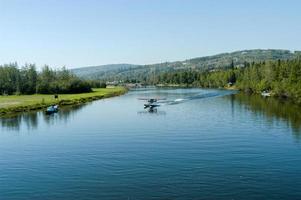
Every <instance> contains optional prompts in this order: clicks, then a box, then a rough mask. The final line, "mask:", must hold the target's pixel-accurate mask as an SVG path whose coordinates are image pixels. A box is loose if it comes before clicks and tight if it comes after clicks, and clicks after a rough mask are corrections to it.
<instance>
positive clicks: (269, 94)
mask: <svg viewBox="0 0 301 200" xmlns="http://www.w3.org/2000/svg"><path fill="white" fill-rule="evenodd" d="M261 96H263V97H270V96H271V93H270V92H267V91H263V92H261Z"/></svg>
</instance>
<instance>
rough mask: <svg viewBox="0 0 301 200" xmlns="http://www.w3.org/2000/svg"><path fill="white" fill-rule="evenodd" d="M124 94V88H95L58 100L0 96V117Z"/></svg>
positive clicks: (40, 97)
mask: <svg viewBox="0 0 301 200" xmlns="http://www.w3.org/2000/svg"><path fill="white" fill-rule="evenodd" d="M125 92H126V89H125V88H122V87H115V88H97V89H93V92H90V93H81V94H59V98H58V99H54V95H48V94H34V95H11V96H0V115H5V114H12V113H16V112H23V111H29V110H37V109H41V108H45V107H47V106H49V105H52V104H59V105H61V106H62V105H74V104H80V103H85V102H88V101H93V100H97V99H102V98H108V97H113V96H118V95H121V94H124V93H125Z"/></svg>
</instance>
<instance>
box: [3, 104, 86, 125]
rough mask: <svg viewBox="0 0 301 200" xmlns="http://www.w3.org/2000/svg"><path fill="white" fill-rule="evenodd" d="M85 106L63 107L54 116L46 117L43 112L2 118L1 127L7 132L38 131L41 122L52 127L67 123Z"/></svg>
mask: <svg viewBox="0 0 301 200" xmlns="http://www.w3.org/2000/svg"><path fill="white" fill-rule="evenodd" d="M85 106H86V104H84V105H76V106H66V107H62V108H61V109H60V111H59V112H58V113H54V114H52V115H46V114H45V113H44V112H43V111H38V112H27V113H22V114H18V115H13V116H7V117H2V118H0V126H1V127H2V128H3V129H6V130H14V131H19V130H20V129H21V128H27V129H36V128H37V127H38V124H39V122H40V121H39V120H43V121H44V122H46V123H47V124H50V125H51V124H55V123H56V122H57V121H63V122H64V123H67V122H68V120H69V119H70V117H72V116H74V115H75V114H76V113H77V112H78V111H80V110H81V109H83V108H84V107H85Z"/></svg>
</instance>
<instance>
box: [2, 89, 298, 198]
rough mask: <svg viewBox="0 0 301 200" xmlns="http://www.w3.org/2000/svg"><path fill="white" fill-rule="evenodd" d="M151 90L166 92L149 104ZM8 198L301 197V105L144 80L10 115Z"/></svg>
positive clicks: (5, 127)
mask: <svg viewBox="0 0 301 200" xmlns="http://www.w3.org/2000/svg"><path fill="white" fill-rule="evenodd" d="M141 97H160V98H165V100H163V101H162V102H161V106H160V107H158V108H157V109H154V110H145V109H144V108H143V104H144V102H143V101H140V100H138V99H137V98H141ZM0 199H1V200H10V199H13V200H18V199H26V200H27V199H41V200H47V199H64V200H69V199H70V200H71V199H78V200H84V199H85V200H86V199H87V200H94V199H102V200H106V199H108V200H109V199H110V200H111V199H114V200H115V199H116V200H121V199H125V200H141V199H170V200H182V199H188V200H190V199H246V200H247V199H274V200H275V199H282V200H283V199H301V109H300V107H297V106H295V105H293V104H291V103H289V102H280V101H278V100H275V99H272V98H267V99H265V98H262V97H260V96H247V95H244V94H234V93H233V92H230V91H223V90H204V89H147V90H146V89H141V90H135V91H130V92H129V93H128V94H126V95H123V96H120V97H114V98H110V99H105V100H99V101H95V102H92V103H89V104H86V105H83V106H74V107H65V108H62V109H61V110H60V112H59V113H57V114H54V115H50V116H47V115H45V114H44V113H43V112H33V113H26V114H22V115H18V116H15V117H10V118H1V119H0Z"/></svg>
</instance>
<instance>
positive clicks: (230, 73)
mask: <svg viewBox="0 0 301 200" xmlns="http://www.w3.org/2000/svg"><path fill="white" fill-rule="evenodd" d="M146 82H151V83H153V84H179V85H185V86H196V87H205V88H220V87H227V86H234V87H235V88H237V89H239V90H242V91H246V92H249V93H259V92H262V91H270V92H272V94H273V95H274V96H278V97H282V98H290V99H292V100H293V101H295V102H297V103H299V104H301V58H300V57H299V58H296V59H293V60H278V61H264V62H258V63H255V62H252V63H245V64H244V67H237V66H236V65H235V63H234V62H232V63H231V65H230V66H228V67H227V68H226V69H220V70H208V71H194V70H188V71H187V70H183V71H176V72H171V73H163V74H161V75H159V76H157V77H150V78H149V79H148V80H146Z"/></svg>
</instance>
